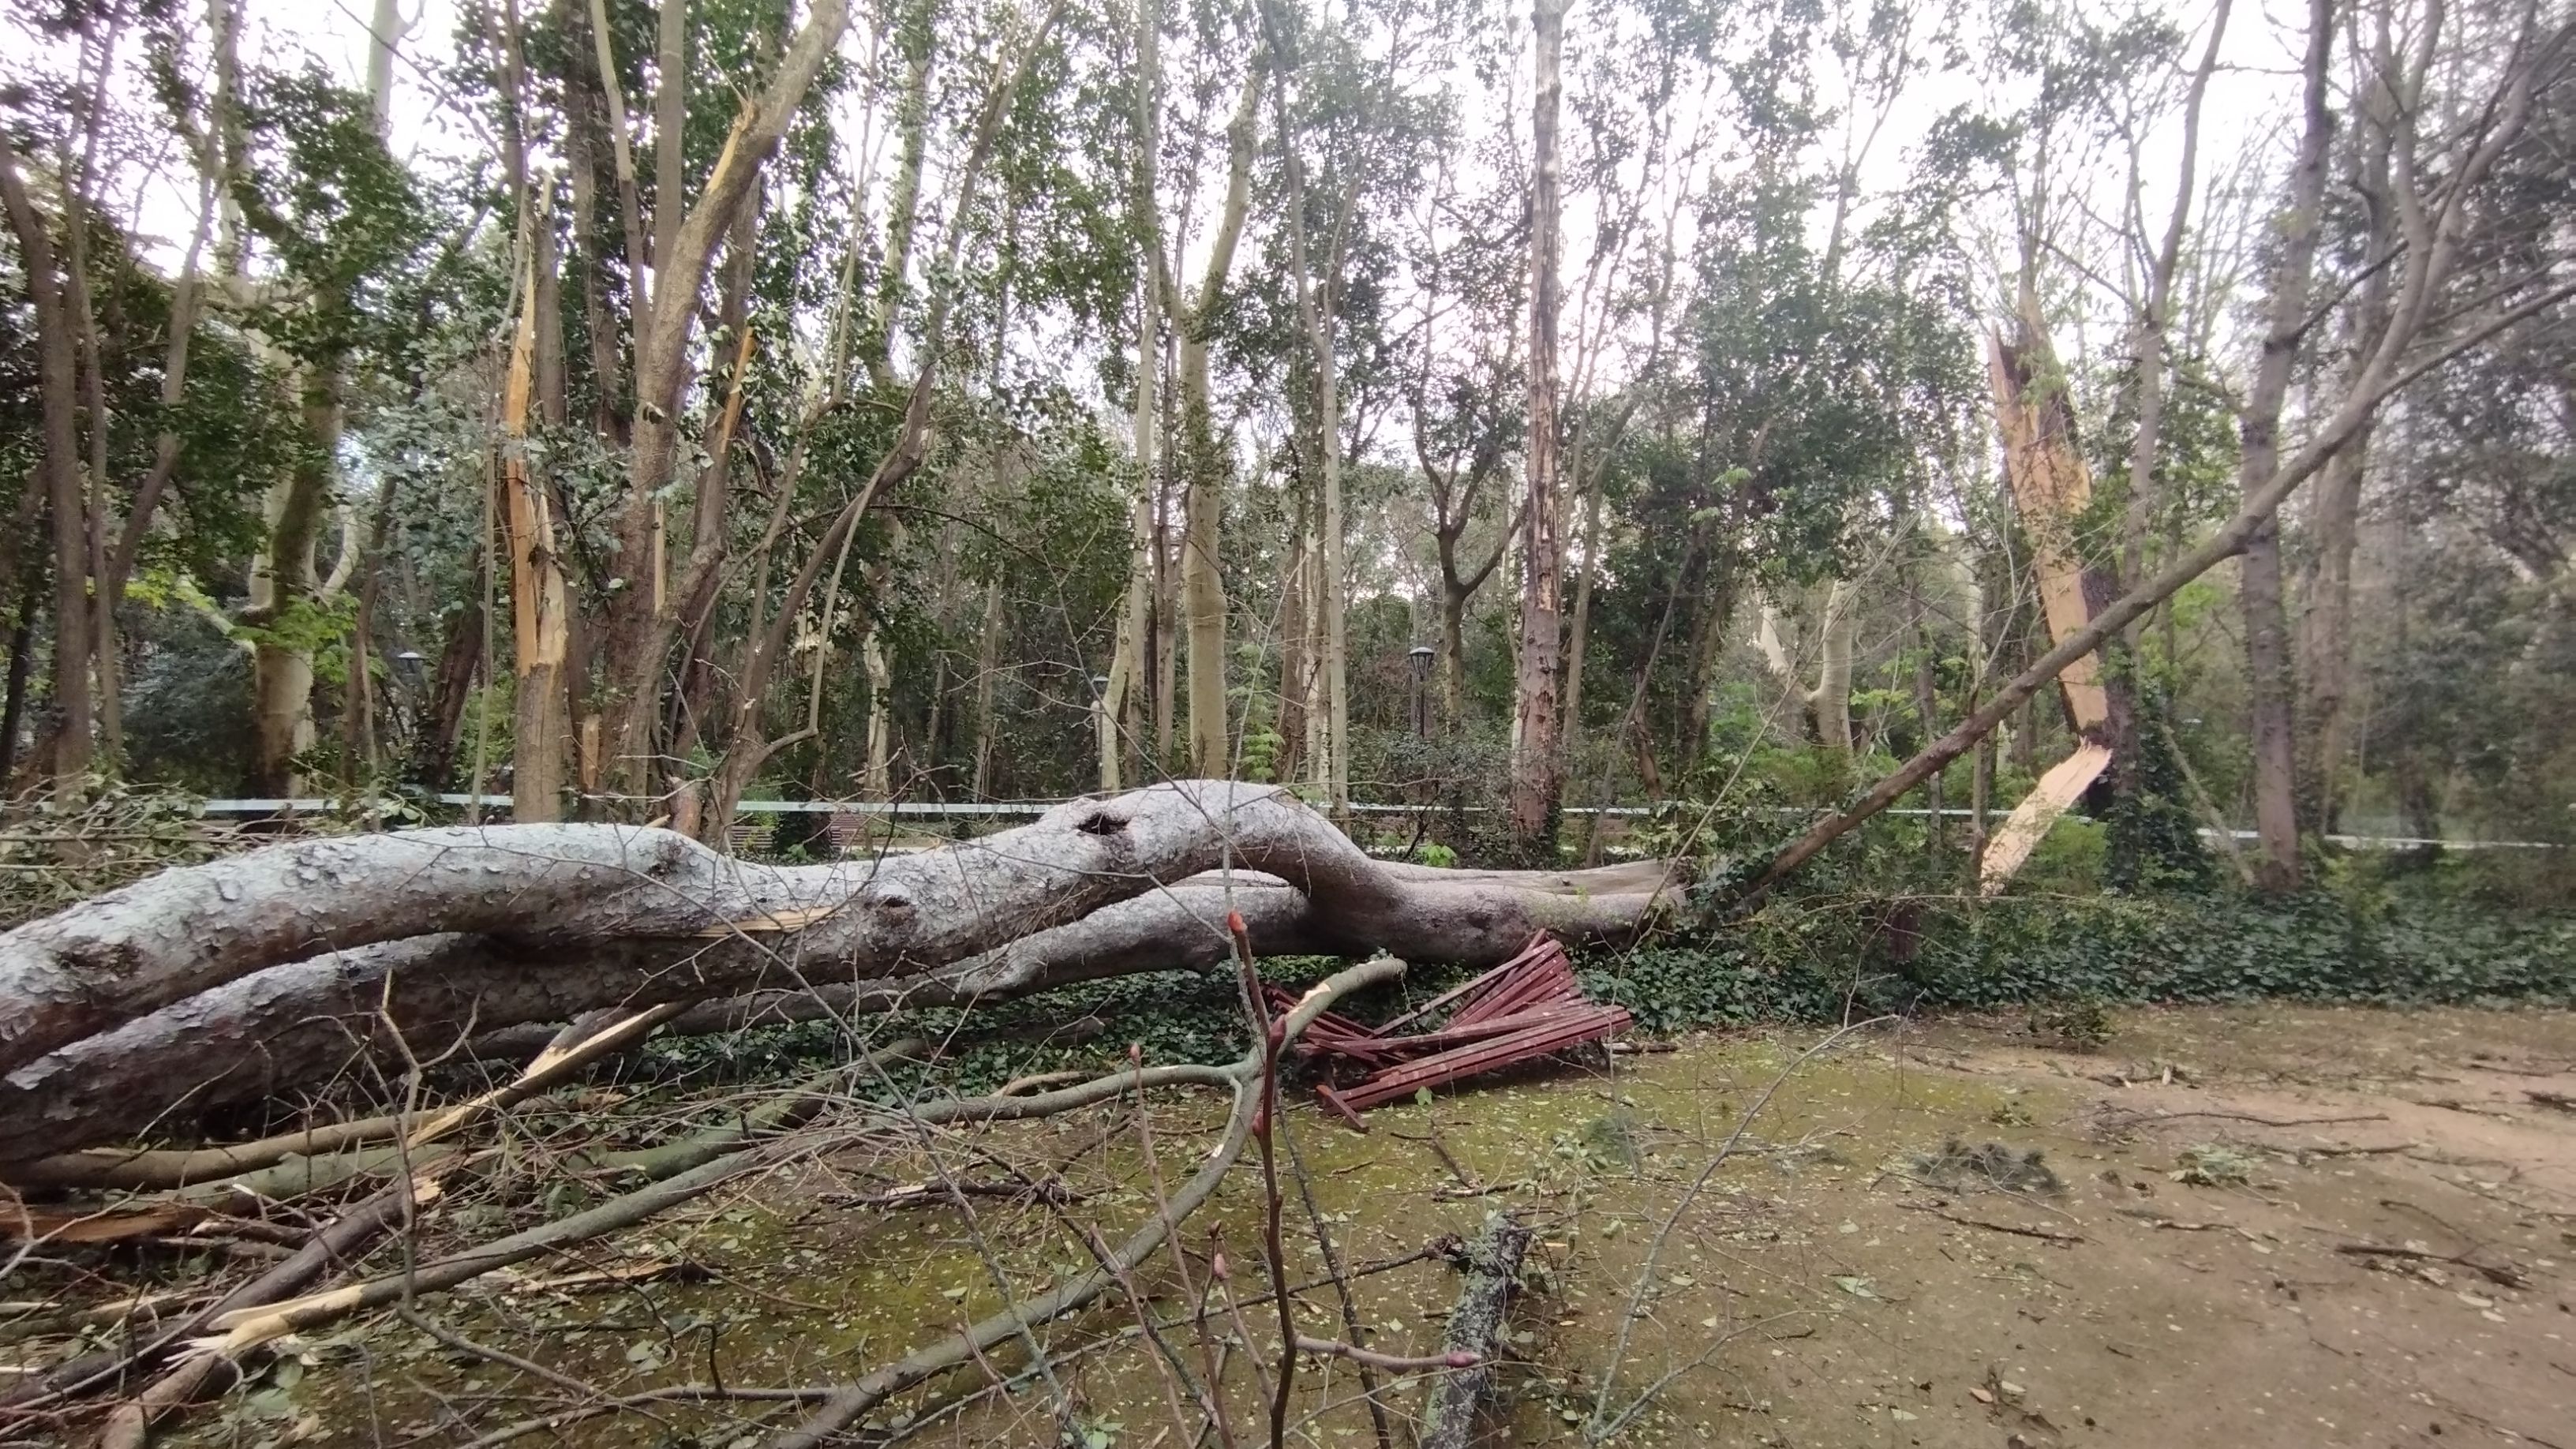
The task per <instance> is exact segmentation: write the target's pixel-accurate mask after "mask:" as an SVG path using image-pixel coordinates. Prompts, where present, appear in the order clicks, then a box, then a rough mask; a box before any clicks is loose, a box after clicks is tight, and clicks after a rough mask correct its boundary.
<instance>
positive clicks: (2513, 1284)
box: [2335, 1243, 2531, 1288]
mask: <svg viewBox="0 0 2576 1449" xmlns="http://www.w3.org/2000/svg"><path fill="white" fill-rule="evenodd" d="M2335 1251H2336V1252H2338V1253H2341V1254H2343V1255H2344V1256H2345V1257H2347V1258H2399V1259H2403V1260H2405V1261H2407V1262H2410V1263H2450V1264H2453V1265H2455V1266H2458V1267H2462V1268H2466V1269H2468V1270H2469V1271H2470V1272H2472V1273H2475V1274H2477V1275H2478V1276H2479V1277H2481V1278H2484V1279H2486V1280H2487V1281H2488V1282H2490V1283H2493V1284H2494V1285H2496V1286H2497V1287H2499V1288H2528V1287H2530V1286H2531V1280H2530V1279H2528V1278H2526V1277H2524V1276H2523V1275H2522V1270H2521V1269H2519V1268H2515V1267H2513V1266H2511V1265H2507V1266H2504V1267H2501V1268H2499V1267H2496V1266H2494V1265H2492V1264H2488V1263H2481V1262H2479V1261H2477V1260H2476V1259H2475V1258H2472V1257H2470V1256H2469V1255H2468V1254H2466V1253H2428V1252H2426V1251H2424V1250H2423V1249H2421V1248H2391V1247H2387V1246H2385V1245H2383V1244H2379V1243H2337V1244H2336V1245H2335Z"/></svg>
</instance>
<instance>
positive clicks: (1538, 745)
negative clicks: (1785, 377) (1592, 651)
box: [1511, 0, 1568, 856]
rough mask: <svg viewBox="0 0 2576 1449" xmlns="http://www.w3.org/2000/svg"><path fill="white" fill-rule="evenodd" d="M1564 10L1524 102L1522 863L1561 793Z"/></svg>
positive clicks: (1517, 826) (1541, 845) (1517, 748)
mask: <svg viewBox="0 0 2576 1449" xmlns="http://www.w3.org/2000/svg"><path fill="white" fill-rule="evenodd" d="M1567 3H1568V0H1537V3H1536V5H1535V7H1534V8H1533V9H1532V11H1531V12H1530V18H1531V25H1532V29H1533V33H1534V39H1535V45H1534V47H1533V48H1534V50H1535V52H1536V60H1535V62H1534V66H1535V80H1536V83H1535V85H1534V86H1533V88H1532V91H1531V100H1530V346H1529V454H1528V463H1527V469H1526V472H1527V481H1528V485H1529V494H1528V499H1527V501H1526V502H1525V503H1524V504H1523V505H1522V515H1521V516H1522V523H1521V570H1522V574H1521V637H1520V650H1519V655H1518V661H1517V668H1516V671H1515V673H1516V676H1517V680H1516V687H1515V689H1514V691H1513V694H1514V699H1513V709H1512V778H1511V830H1512V837H1513V839H1515V840H1516V841H1518V842H1519V844H1520V847H1521V850H1522V852H1523V853H1524V854H1528V855H1533V856H1537V855H1545V854H1548V853H1550V852H1551V851H1552V849H1553V844H1554V842H1553V841H1552V840H1550V839H1549V836H1550V835H1551V833H1552V832H1553V830H1554V828H1555V824H1556V812H1557V806H1558V804H1559V796H1560V794H1561V793H1562V790H1563V772H1564V761H1563V758H1562V757H1563V753H1564V751H1563V730H1564V720H1563V717H1562V715H1561V713H1560V711H1559V708H1558V704H1559V701H1558V695H1557V690H1558V681H1559V678H1560V674H1559V669H1558V658H1559V653H1560V650H1561V648H1562V638H1561V633H1560V628H1559V621H1558V608H1557V603H1558V600H1557V593H1558V589H1557V582H1558V580H1557V565H1558V540H1557V516H1556V505H1557V496H1556V495H1557V426H1556V406H1557V395H1556V392H1557V389H1556V313H1557V233H1558V229H1559V226H1560V223H1561V211H1562V200H1561V197H1560V180H1559V176H1558V167H1557V156H1556V122H1557V107H1558V105H1559V103H1560V101H1561V100H1562V99H1563V96H1564V83H1563V81H1562V79H1561V78H1560V77H1559V74H1558V65H1559V59H1560V56H1561V54H1562V52H1563V50H1564V46H1565V9H1566V5H1567Z"/></svg>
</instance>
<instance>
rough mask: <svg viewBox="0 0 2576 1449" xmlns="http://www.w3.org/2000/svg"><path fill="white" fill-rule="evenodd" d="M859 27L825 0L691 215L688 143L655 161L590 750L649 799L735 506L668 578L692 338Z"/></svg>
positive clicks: (700, 509) (719, 506)
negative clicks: (727, 247) (796, 129)
mask: <svg viewBox="0 0 2576 1449" xmlns="http://www.w3.org/2000/svg"><path fill="white" fill-rule="evenodd" d="M678 5H679V0H670V5H669V6H668V7H666V13H667V10H668V9H670V8H677V7H678ZM591 15H592V25H593V28H594V29H595V30H596V29H598V28H599V27H601V26H602V25H604V24H605V7H604V5H602V4H600V3H598V0H594V3H593V4H592V6H591ZM849 18H850V14H849V3H848V0H815V4H814V5H813V7H812V9H811V10H810V11H809V12H808V13H807V15H806V18H805V23H804V24H803V26H802V27H800V28H799V29H798V30H797V32H796V33H795V35H794V36H793V37H791V38H790V39H789V40H788V42H787V44H786V46H785V48H784V50H783V52H781V54H780V59H779V63H778V68H777V70H776V71H774V72H773V73H772V74H771V75H770V77H769V81H768V83H767V85H765V86H764V87H762V89H761V90H760V91H759V92H758V93H757V94H756V95H754V96H753V97H751V98H750V100H749V101H747V102H746V103H745V104H744V105H743V107H742V110H741V112H740V114H738V115H737V116H736V117H735V119H734V122H733V127H732V129H731V130H730V131H729V132H728V133H727V134H726V137H725V144H724V149H723V150H722V151H721V152H720V153H719V154H718V155H717V158H716V162H715V166H714V168H713V169H712V170H711V171H710V172H709V173H708V174H707V177H706V179H705V180H704V182H703V183H701V184H700V185H699V187H698V188H697V190H696V192H695V193H694V204H693V205H688V206H685V207H684V206H683V204H682V191H683V190H684V189H685V188H684V186H682V185H680V184H676V183H675V181H674V178H676V177H678V175H679V170H678V168H679V162H680V159H681V158H680V157H679V156H678V155H677V154H676V152H677V147H676V146H675V145H666V144H664V143H663V141H662V140H661V138H659V137H657V139H656V145H657V146H658V147H660V150H658V151H657V153H656V156H655V162H656V184H657V189H661V188H667V189H663V190H662V194H659V195H657V196H656V197H655V198H654V202H655V232H656V236H657V239H658V241H659V243H660V245H659V246H658V247H657V248H656V250H655V253H654V256H653V259H652V271H651V278H652V282H651V287H650V289H649V293H648V292H647V291H646V290H645V289H644V288H643V287H642V285H641V283H640V281H639V282H638V285H637V288H636V307H635V312H634V319H633V345H634V358H635V363H634V377H635V417H634V426H633V445H632V447H631V448H630V449H629V451H628V455H627V466H626V497H625V500H624V502H623V504H622V511H621V513H620V516H619V517H618V519H617V524H616V528H617V542H616V551H615V555H614V563H613V567H614V569H615V570H616V571H617V572H619V573H620V574H622V575H624V576H627V577H629V578H632V579H635V580H638V581H640V582H639V583H638V584H637V586H635V587H631V588H628V589H625V590H623V591H621V592H620V593H619V594H617V595H616V596H615V597H614V599H613V600H612V602H611V604H610V607H609V611H608V616H607V618H606V619H605V620H604V621H603V625H602V632H603V636H604V637H603V639H602V642H601V650H600V654H601V657H602V658H603V659H604V661H605V666H604V668H605V677H604V678H603V679H602V681H601V685H602V687H601V689H600V690H599V691H598V695H597V698H598V701H599V702H598V705H597V708H598V709H599V710H600V712H601V715H602V716H603V719H602V721H601V728H600V735H601V739H600V743H599V746H598V748H597V749H596V750H595V751H591V752H590V753H591V754H593V755H594V756H595V757H598V758H602V759H604V760H606V761H608V762H611V763H612V764H613V765H614V772H613V785H623V786H625V787H628V788H630V789H631V791H632V792H634V793H639V794H641V793H648V792H649V791H650V790H651V788H652V786H653V784H654V782H655V776H656V771H655V769H654V751H653V748H652V746H653V732H654V728H655V725H656V722H657V721H658V720H659V719H660V717H661V708H660V706H661V700H662V681H663V676H664V674H665V673H666V669H667V664H668V659H667V656H668V655H669V653H670V650H671V642H672V639H673V638H674V636H675V635H676V634H677V632H678V629H679V624H680V618H681V609H682V605H683V603H684V602H686V601H689V600H693V599H696V598H698V597H699V596H700V591H701V588H702V587H703V586H705V585H707V584H708V583H709V582H710V581H711V580H712V579H713V578H714V577H715V576H716V573H717V571H718V570H719V568H720V567H721V566H722V564H723V562H724V558H725V553H726V536H727V529H726V528H725V526H724V525H725V520H726V514H725V510H726V499H725V497H724V496H723V492H722V490H721V489H718V488H714V487H709V488H705V489H702V490H701V495H700V497H699V498H698V499H697V500H696V506H695V507H694V509H693V510H692V516H693V521H694V525H695V527H694V529H693V533H692V537H691V539H690V544H689V552H688V555H687V557H686V559H685V560H684V561H683V563H682V565H681V567H680V571H679V574H678V577H677V578H676V579H673V580H665V579H664V578H663V568H662V566H661V564H660V561H659V559H658V554H659V552H660V537H661V528H662V512H663V507H662V493H663V488H664V485H665V484H667V483H668V482H670V481H671V476H672V462H673V458H674V455H675V453H676V451H677V446H678V432H677V419H678V418H679V417H680V415H681V410H682V395H683V393H684V392H685V391H686V390H687V387H688V383H689V380H690V378H691V376H692V371H691V364H692V359H693V357H694V350H693V347H692V341H693V339H694V337H695V335H696V331H697V324H698V318H699V314H700V312H701V310H702V309H701V307H700V296H699V294H700V292H701V291H702V290H703V289H704V287H705V284H706V280H707V275H708V272H709V270H710V267H711V266H712V264H713V262H714V259H715V255H716V252H717V249H718V247H719V245H720V244H721V243H723V242H724V241H725V239H726V238H727V237H728V236H729V235H732V234H734V233H735V231H736V226H737V222H738V220H739V219H740V217H741V214H742V212H743V210H744V209H745V208H746V207H749V206H750V205H751V204H752V202H753V197H754V193H755V191H756V189H757V188H758V185H759V182H760V172H761V168H762V166H763V165H765V164H766V162H767V160H768V158H769V155H770V153H771V152H772V151H774V150H775V149H776V148H777V146H778V144H779V141H780V139H781V138H782V137H784V136H785V135H786V133H787V129H788V127H789V125H790V123H791V122H793V120H794V119H795V116H796V112H797V110H798V109H799V107H801V106H802V105H803V104H804V100H805V93H806V91H807V90H808V89H809V88H810V87H811V86H812V84H813V82H814V80H815V78H816V77H817V76H818V75H819V74H821V72H822V70H823V68H824V66H825V65H826V64H827V63H828V62H829V61H830V60H831V59H832V56H833V53H834V51H835V50H836V48H837V47H838V46H839V44H840V39H841V32H842V31H843V30H844V29H846V28H847V27H848V24H849ZM595 38H596V41H597V48H598V50H599V54H600V68H601V90H602V92H603V93H604V94H605V95H606V96H607V97H608V99H609V102H610V112H611V114H610V121H611V130H612V136H611V139H612V141H613V142H614V143H615V148H616V151H617V156H618V171H619V180H620V184H621V187H622V188H623V189H624V190H626V191H629V192H631V190H632V189H633V175H634V172H633V160H632V158H631V157H630V156H629V155H628V154H627V153H626V142H625V138H624V130H623V111H624V105H623V102H622V101H620V100H619V99H618V96H617V83H616V79H615V75H614V72H613V70H612V66H613V62H614V55H613V54H612V53H611V51H610V48H609V45H608V41H607V38H606V35H605V33H604V32H603V33H601V34H599V35H598V36H597V37H595ZM662 38H663V41H664V42H665V45H664V48H665V50H666V52H667V50H668V48H669V44H670V41H671V34H670V28H669V26H668V25H667V24H666V25H665V26H664V27H663V31H662ZM676 84H677V77H676V76H666V77H665V80H664V86H665V90H664V94H663V95H662V96H661V97H659V98H657V99H658V102H659V104H660V105H661V107H662V112H663V114H662V118H661V122H660V123H661V124H667V123H669V118H670V113H671V111H672V109H673V107H674V102H675V101H677V100H678V99H679V97H678V96H677V95H676V94H675V93H674V92H673V90H672V87H673V86H675V85H676ZM683 119H684V117H683ZM676 130H677V128H676V127H674V133H673V139H674V140H676ZM627 230H628V248H629V253H630V255H629V261H628V265H629V269H630V271H631V272H634V273H636V274H638V276H639V277H640V274H641V271H642V268H641V266H640V259H639V258H638V257H636V256H635V255H634V253H636V252H638V251H640V250H641V246H642V242H641V237H640V233H639V231H638V227H637V223H636V222H635V221H634V220H633V218H632V217H631V216H630V217H629V219H628V228H627ZM718 476H721V475H718Z"/></svg>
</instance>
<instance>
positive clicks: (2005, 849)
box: [1977, 744, 2111, 895]
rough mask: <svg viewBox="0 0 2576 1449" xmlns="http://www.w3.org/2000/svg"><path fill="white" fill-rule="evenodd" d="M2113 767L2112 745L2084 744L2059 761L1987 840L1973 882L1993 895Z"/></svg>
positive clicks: (1986, 892)
mask: <svg viewBox="0 0 2576 1449" xmlns="http://www.w3.org/2000/svg"><path fill="white" fill-rule="evenodd" d="M2110 767H2111V747H2110V746H2108V745H2096V744H2087V745H2081V746H2078V747H2077V749H2076V751H2075V753H2074V754H2071V755H2068V756H2067V757H2066V758H2065V759H2062V760H2060V761H2058V762H2057V763H2056V764H2055V765H2054V766H2052V767H2050V769H2049V772H2048V773H2047V774H2045V775H2042V776H2040V777H2039V783H2038V784H2037V785H2034V786H2032V787H2031V792H2030V793H2029V794H2027V795H2025V796H2023V797H2022V799H2021V803H2020V804H2018V805H2015V806H2014V807H2013V812H2012V814H2011V816H2009V817H2008V818H2006V819H2005V821H2004V824H2003V828H2002V829H2001V830H1998V831H1996V832H1995V834H1994V838H1993V839H1991V840H1989V841H1987V842H1986V855H1985V859H1984V860H1982V861H1980V862H1979V863H1978V866H1977V888H1978V889H1979V890H1981V891H1983V892H1984V893H1985V894H1987V895H1993V894H1995V893H1996V892H1997V891H2000V890H2002V889H2003V888H2004V885H2005V884H2006V883H2007V882H2009V881H2010V880H2011V879H2012V878H2013V873H2014V872H2015V871H2018V870H2020V869H2021V866H2022V862H2023V861H2026V860H2028V859H2030V853H2031V852H2032V851H2034V850H2037V849H2038V848H2039V843H2040V841H2042V840H2044V839H2046V838H2047V836H2048V829H2049V827H2050V826H2052V825H2055V824H2056V823H2057V817H2059V816H2061V815H2063V814H2065V813H2066V812H2067V810H2068V808H2069V807H2071V806H2073V805H2074V803H2075V802H2076V801H2077V800H2078V799H2080V798H2082V796H2083V794H2084V792H2085V790H2086V789H2088V788H2090V787H2091V785H2092V784H2093V782H2094V781H2095V780H2097V779H2100V778H2101V776H2102V772H2103V771H2104V770H2107V769H2109V768H2110Z"/></svg>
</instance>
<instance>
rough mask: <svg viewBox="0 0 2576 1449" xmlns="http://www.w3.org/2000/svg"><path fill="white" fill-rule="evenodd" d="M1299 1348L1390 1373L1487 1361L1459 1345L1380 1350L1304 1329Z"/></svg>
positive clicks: (1427, 1439)
mask: <svg viewBox="0 0 2576 1449" xmlns="http://www.w3.org/2000/svg"><path fill="white" fill-rule="evenodd" d="M1297 1351H1298V1352H1299V1353H1312V1354H1321V1355H1324V1356H1326V1357H1329V1358H1346V1359H1349V1360H1350V1361H1351V1362H1353V1363H1355V1364H1359V1365H1361V1366H1363V1367H1366V1368H1382V1369H1385V1370H1386V1371H1387V1372H1389V1373H1398V1374H1408V1373H1420V1372H1422V1371H1423V1370H1425V1369H1471V1368H1476V1367H1479V1366H1481V1365H1482V1364H1483V1363H1484V1360H1483V1359H1480V1358H1478V1357H1476V1356H1475V1355H1474V1354H1472V1353H1463V1352H1460V1351H1458V1350H1456V1349H1451V1350H1447V1351H1445V1352H1441V1353H1425V1354H1401V1353H1380V1352H1378V1351H1377V1350H1376V1349H1373V1348H1362V1347H1360V1346H1359V1345H1358V1344H1356V1343H1344V1342H1343V1341H1341V1340H1340V1339H1337V1338H1315V1337H1313V1336H1311V1335H1308V1334H1303V1333H1301V1334H1299V1335H1297ZM1422 1442H1423V1443H1425V1444H1429V1443H1430V1442H1431V1439H1430V1437H1429V1435H1427V1434H1426V1435H1425V1436H1424V1437H1423V1440H1422Z"/></svg>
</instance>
